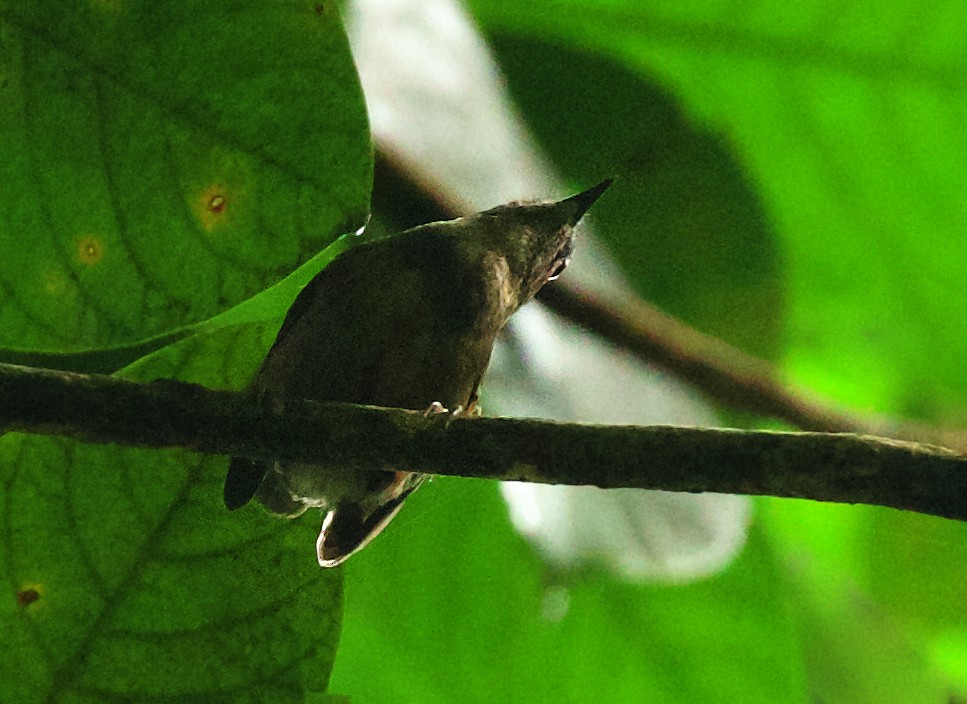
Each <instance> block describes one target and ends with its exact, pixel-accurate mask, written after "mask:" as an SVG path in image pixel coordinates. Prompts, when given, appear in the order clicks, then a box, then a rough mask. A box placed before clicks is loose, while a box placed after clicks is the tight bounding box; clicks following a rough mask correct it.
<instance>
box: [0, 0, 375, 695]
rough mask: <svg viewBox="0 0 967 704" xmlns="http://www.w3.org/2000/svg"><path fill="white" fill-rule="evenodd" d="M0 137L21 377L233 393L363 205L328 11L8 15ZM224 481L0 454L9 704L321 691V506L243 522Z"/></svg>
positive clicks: (129, 452)
mask: <svg viewBox="0 0 967 704" xmlns="http://www.w3.org/2000/svg"><path fill="white" fill-rule="evenodd" d="M0 130H2V131H3V133H4V135H5V139H4V141H3V144H2V145H0V192H3V193H4V199H3V203H2V204H0V244H2V246H3V251H4V257H3V258H2V259H0V300H2V305H0V345H4V346H6V347H8V348H10V349H8V350H7V351H6V352H5V356H6V357H11V356H12V357H13V358H16V359H19V360H23V361H27V360H32V361H37V360H45V359H46V360H49V361H51V362H52V363H54V364H55V365H56V366H61V367H69V368H79V369H101V370H114V369H117V368H119V367H120V366H123V365H125V364H128V363H130V362H131V361H132V360H135V359H138V358H141V359H139V360H138V362H137V363H136V364H134V365H133V366H131V367H129V368H128V369H126V370H125V371H124V374H125V375H126V376H130V377H132V378H138V379H155V378H173V379H182V380H187V381H195V382H198V383H203V384H206V385H209V386H214V387H219V388H240V387H242V386H243V385H244V384H246V383H247V382H248V380H249V378H250V377H251V375H252V373H253V372H254V370H255V368H256V365H257V364H258V362H259V360H260V359H261V357H262V356H263V355H264V353H265V351H266V349H267V348H268V345H269V344H270V343H271V341H272V339H273V337H274V334H275V331H276V330H277V328H278V325H279V323H280V322H281V317H282V314H283V313H284V311H285V308H286V306H287V305H288V304H289V303H290V302H291V300H292V299H293V298H294V296H295V294H296V293H297V291H298V289H299V287H300V286H301V285H302V284H304V283H305V282H306V281H308V279H309V278H311V276H312V275H313V274H314V273H315V272H317V271H318V270H319V269H320V268H321V267H322V266H323V265H324V264H325V263H326V262H328V261H329V259H331V257H332V256H334V253H336V252H338V251H341V249H342V248H343V247H344V246H345V238H344V239H342V240H339V241H338V243H336V244H334V245H333V246H332V247H331V248H329V249H327V250H326V251H324V252H322V253H319V254H318V256H315V257H313V255H316V253H317V252H318V250H319V249H321V248H322V247H323V246H325V245H326V244H329V243H331V242H333V240H334V239H335V238H336V237H338V236H339V235H340V234H341V233H343V232H346V231H347V230H354V229H356V228H358V227H359V226H360V225H361V224H362V223H363V222H364V221H365V218H366V215H367V211H368V199H369V192H370V185H371V178H372V158H371V148H370V143H369V135H368V130H367V123H366V116H365V110H364V105H363V101H362V94H361V92H360V89H359V84H358V79H357V77H356V73H355V68H354V66H353V62H352V58H351V56H350V54H349V50H348V46H347V43H346V39H345V36H344V33H343V28H342V26H341V23H340V20H339V17H338V15H337V14H336V13H335V11H334V7H333V5H332V4H330V3H311V2H304V3H303V2H296V3H291V2H288V3H280V2H262V1H261V0H260V1H258V2H257V1H255V0H245V1H241V2H233V3H216V5H214V6H206V7H204V8H201V7H199V6H198V5H197V4H196V3H188V2H167V3H151V2H136V1H135V2H113V1H110V0H107V1H101V0H93V1H92V2H88V3H80V4H65V3H56V2H40V3H30V4H23V3H12V2H0ZM310 258H311V260H310ZM307 260H309V261H307ZM304 262H307V263H305V265H304V266H301V267H300V264H303V263H304ZM290 272H291V275H288V274H290ZM286 275H288V276H286ZM283 277H286V278H285V279H284V280H283V281H281V282H279V279H282V278H283ZM276 282H279V283H278V285H275V286H270V285H271V284H275V283H276ZM266 287H269V288H266ZM254 294H258V295H254ZM151 352H153V353H152V354H148V353H151ZM145 354H148V356H147V357H144V356H143V355H145ZM225 465H226V461H225V459H224V458H201V457H198V456H195V455H192V454H190V453H186V452H174V451H171V452H158V451H143V450H133V449H127V448H118V447H113V446H111V447H95V446H86V445H80V444H77V443H73V442H70V441H66V440H54V439H48V438H34V437H26V436H21V435H14V434H8V435H6V436H4V437H3V438H2V439H0V575H3V579H4V583H5V584H7V589H6V594H7V597H6V598H4V599H0V632H2V633H3V634H4V636H5V639H6V642H7V644H8V647H7V648H6V649H5V654H4V655H3V656H0V701H5V702H6V701H17V702H33V701H83V702H111V701H146V700H154V699H157V700H162V699H163V700H165V701H184V702H216V701H217V702H233V703H234V702H249V701H251V702H256V701H258V702H262V701H272V702H302V701H304V700H305V698H306V696H310V695H312V696H315V695H318V694H319V693H321V692H323V691H324V690H325V688H326V683H327V681H328V677H329V672H330V670H331V667H332V661H333V658H334V655H335V648H336V643H337V640H338V635H339V624H340V618H341V612H342V576H341V573H340V572H339V571H332V570H330V571H324V570H320V569H319V567H318V564H317V562H316V559H315V554H314V549H313V545H314V539H315V535H316V534H317V532H318V516H306V517H305V518H303V519H300V520H296V521H278V520H275V519H272V518H271V517H269V516H268V515H266V514H265V513H264V512H263V511H261V510H259V509H258V508H255V507H248V508H245V509H243V510H240V511H237V512H234V513H229V512H228V511H226V510H225V509H224V507H223V505H222V500H221V484H222V480H223V477H224V472H225ZM317 698H318V697H317Z"/></svg>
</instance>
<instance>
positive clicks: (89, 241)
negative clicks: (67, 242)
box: [77, 235, 104, 266]
mask: <svg viewBox="0 0 967 704" xmlns="http://www.w3.org/2000/svg"><path fill="white" fill-rule="evenodd" d="M103 258H104V240H102V239H100V238H99V237H94V236H93V235H84V236H83V237H81V238H80V239H79V240H77V261H79V262H80V263H81V264H84V265H86V266H94V265H95V264H97V263H98V262H100V261H101V260H102V259H103Z"/></svg>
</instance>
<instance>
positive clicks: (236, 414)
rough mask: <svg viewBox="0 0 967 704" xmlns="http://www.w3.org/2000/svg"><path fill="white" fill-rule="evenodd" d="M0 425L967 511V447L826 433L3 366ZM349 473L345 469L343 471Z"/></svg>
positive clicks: (945, 512) (115, 439)
mask: <svg viewBox="0 0 967 704" xmlns="http://www.w3.org/2000/svg"><path fill="white" fill-rule="evenodd" d="M0 430H3V431H20V432H28V433H40V434H48V435H61V436H67V437H72V438H75V439H78V440H82V441H85V442H95V443H116V444H122V445H130V446H134V447H145V448H171V447H180V448H185V449H189V450H194V451H196V452H201V453H206V454H215V455H222V454H226V455H227V454H231V455H241V456H246V457H251V458H257V459H267V460H271V459H280V460H286V461H301V462H309V463H314V464H321V465H324V466H329V467H333V468H340V469H350V468H356V469H373V470H375V469H399V468H406V469H412V470H419V471H424V472H428V473H432V474H450V475H455V476H462V477H480V478H487V479H503V480H523V481H533V482H542V483H549V484H578V485H582V484H588V485H596V486H600V487H605V488H618V487H631V488H640V489H662V490H666V491H686V492H704V491H711V492H722V493H739V494H759V495H770V496H779V497H795V498H805V499H814V500H817V501H834V502H838V503H865V504H875V505H880V506H891V507H894V508H900V509H908V510H912V511H918V512H920V513H928V514H933V515H936V516H943V517H946V518H952V519H957V520H967V456H964V455H958V454H956V453H954V452H952V451H950V450H946V449H944V448H940V447H935V446H931V445H920V444H916V443H907V442H901V441H896V440H886V439H882V438H876V437H870V436H861V435H850V434H823V433H780V432H765V431H741V430H715V429H703V428H677V427H667V426H652V427H632V426H592V425H580V424H574V423H555V422H548V421H535V420H516V419H507V418H465V419H462V418H457V419H455V420H453V421H452V422H451V423H449V424H448V423H446V422H443V421H441V420H440V419H439V418H429V419H427V418H424V416H423V414H422V413H421V412H418V411H407V410H402V409H387V408H376V407H373V406H354V405H351V404H341V403H331V404H319V403H314V402H311V401H296V402H292V403H289V404H287V406H286V407H285V408H284V409H282V410H281V411H278V412H277V409H271V408H263V407H261V405H260V404H259V403H257V402H256V400H255V399H254V398H252V397H251V396H249V395H247V394H245V393H240V392H233V391H213V390H210V389H206V388H204V387H202V386H198V385H195V384H187V383H183V382H178V381H169V380H159V381H153V382H148V383H144V384H139V383H136V382H131V381H125V380H121V379H116V378H114V377H108V376H99V375H82V374H72V373H68V372H60V371H52V370H44V369H33V368H30V367H18V366H14V365H7V364H0ZM334 471H338V469H334Z"/></svg>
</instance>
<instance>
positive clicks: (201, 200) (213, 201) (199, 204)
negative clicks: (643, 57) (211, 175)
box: [193, 184, 232, 232]
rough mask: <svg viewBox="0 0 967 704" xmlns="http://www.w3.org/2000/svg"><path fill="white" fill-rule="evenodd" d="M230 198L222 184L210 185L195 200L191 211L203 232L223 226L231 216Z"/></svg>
mask: <svg viewBox="0 0 967 704" xmlns="http://www.w3.org/2000/svg"><path fill="white" fill-rule="evenodd" d="M231 205H232V201H231V197H230V194H229V192H228V189H227V188H225V186H224V185H223V184H212V185H211V186H209V187H208V188H206V189H205V190H204V191H202V193H201V195H200V196H199V197H198V198H197V199H196V200H195V203H194V207H193V210H194V211H195V216H196V217H197V218H198V222H199V224H200V225H201V226H202V229H204V230H205V232H211V231H212V230H214V229H215V228H216V227H219V226H222V225H224V224H225V222H226V221H227V219H228V218H229V217H230V215H231Z"/></svg>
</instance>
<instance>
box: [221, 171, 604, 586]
mask: <svg viewBox="0 0 967 704" xmlns="http://www.w3.org/2000/svg"><path fill="white" fill-rule="evenodd" d="M611 183H612V180H611V179H607V180H604V181H602V182H601V183H599V184H597V185H596V186H593V187H592V188H589V189H588V190H586V191H583V192H581V193H578V194H577V195H573V196H571V197H569V198H565V199H563V200H560V201H544V202H512V203H507V204H505V205H501V206H497V207H495V208H491V209H489V210H485V211H482V212H479V213H476V214H474V215H470V216H467V217H463V218H458V219H455V220H448V221H443V222H433V223H428V224H425V225H420V226H418V227H414V228H412V229H409V230H406V231H405V232H403V233H400V234H398V235H395V236H390V237H385V238H382V239H378V240H374V241H370V242H365V243H360V244H358V245H355V246H351V247H350V248H349V249H348V250H346V251H345V252H343V253H342V254H340V255H339V256H338V257H336V258H335V259H334V260H333V261H332V262H330V263H329V265H328V266H326V267H325V268H324V269H322V270H321V271H320V272H319V273H318V274H317V275H316V276H315V277H314V278H313V279H312V280H311V281H310V282H309V283H308V284H307V285H306V286H305V288H303V289H302V291H301V292H300V293H299V295H298V296H297V298H296V300H295V302H294V303H293V304H292V306H291V308H290V309H289V311H288V313H287V314H286V317H285V320H284V322H283V323H282V327H281V328H280V330H279V332H278V335H277V338H276V340H275V344H274V345H273V346H272V348H271V349H270V350H269V352H268V354H267V356H266V357H265V359H264V361H263V362H262V365H261V367H260V368H259V370H258V372H257V374H256V376H255V379H254V381H253V382H252V384H251V387H250V391H251V392H252V393H253V394H254V395H255V397H256V398H257V399H258V400H259V403H263V404H269V405H270V406H271V407H274V408H283V407H284V405H285V402H286V399H310V400H314V401H339V402H346V403H354V404H369V405H379V406H390V407H398V408H407V409H415V410H425V411H426V412H427V413H431V412H440V411H445V412H446V414H447V418H452V417H454V416H455V415H459V414H468V413H474V412H475V411H476V410H477V409H478V405H477V404H478V392H479V389H480V384H481V381H482V379H483V376H484V373H485V371H486V369H487V365H488V363H489V361H490V356H491V353H492V351H493V347H494V343H495V341H496V338H497V335H498V333H499V332H500V330H501V329H502V328H503V326H504V324H505V323H506V322H507V320H508V319H509V318H510V316H511V315H512V314H513V313H514V312H515V311H516V310H517V309H518V308H520V306H522V305H523V304H524V303H526V302H527V301H529V300H530V299H531V298H533V296H534V294H536V293H537V291H538V290H539V289H540V288H541V287H542V286H544V284H546V283H547V282H548V281H552V280H554V279H556V278H557V277H558V276H559V275H560V274H561V272H562V271H563V270H564V268H565V267H566V266H567V264H568V262H569V260H570V257H571V251H572V246H573V238H574V227H575V225H577V223H578V221H579V220H580V219H581V218H582V216H583V215H584V214H585V212H587V210H588V209H589V208H590V207H591V205H592V204H593V203H594V202H595V201H596V200H597V199H598V198H599V197H600V196H601V194H602V193H604V191H605V190H607V189H608V187H609V186H610V185H611ZM425 479H426V475H425V474H422V473H419V472H414V471H409V470H400V471H385V470H364V469H363V470H361V469H350V468H345V467H330V466H320V465H312V464H302V463H291V462H287V463H283V462H278V461H276V462H271V461H261V460H252V459H248V458H244V457H234V458H232V459H231V461H230V463H229V469H228V473H227V475H226V478H225V485H224V502H225V505H226V506H227V507H228V508H229V509H231V510H234V509H238V508H240V507H242V506H244V505H246V504H247V503H249V502H250V501H251V500H252V499H253V498H255V499H257V500H258V501H259V502H260V503H261V504H262V505H263V507H264V508H265V509H267V510H268V511H269V512H270V513H273V514H277V515H281V516H288V517H295V516H298V515H300V514H302V513H303V512H304V511H306V510H307V509H310V508H318V509H321V510H322V511H323V513H324V516H323V521H322V527H321V530H320V532H319V537H318V539H317V541H316V557H317V560H318V562H319V565H321V566H322V567H336V566H338V565H340V564H342V563H343V562H345V560H346V559H347V558H349V557H350V556H351V555H353V554H355V553H356V552H358V551H359V550H361V549H362V548H363V547H365V546H366V545H367V544H368V543H369V542H370V541H371V540H372V539H373V538H374V537H375V536H376V535H378V534H379V533H380V532H381V531H382V530H383V528H385V527H386V525H387V524H388V523H389V522H390V521H391V520H392V519H393V517H394V516H395V515H396V514H397V513H398V512H399V510H400V508H401V506H402V504H403V502H404V501H405V500H406V498H407V497H408V496H409V495H410V494H412V493H413V492H414V491H416V489H417V488H419V487H420V486H421V485H422V484H423V483H424V481H425Z"/></svg>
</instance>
